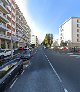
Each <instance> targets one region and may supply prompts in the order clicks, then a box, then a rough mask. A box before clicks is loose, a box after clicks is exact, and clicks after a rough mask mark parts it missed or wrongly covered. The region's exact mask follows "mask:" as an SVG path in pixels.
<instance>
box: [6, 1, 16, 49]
mask: <svg viewBox="0 0 80 92" xmlns="http://www.w3.org/2000/svg"><path fill="white" fill-rule="evenodd" d="M7 1H8V6H7V10H8V12H9V14H7V19H8V20H9V23H7V28H8V29H9V31H7V36H10V37H11V35H12V41H13V48H16V47H17V42H18V39H17V37H16V4H15V2H14V0H7ZM10 41H11V40H10ZM9 45H11V42H10V43H9Z"/></svg>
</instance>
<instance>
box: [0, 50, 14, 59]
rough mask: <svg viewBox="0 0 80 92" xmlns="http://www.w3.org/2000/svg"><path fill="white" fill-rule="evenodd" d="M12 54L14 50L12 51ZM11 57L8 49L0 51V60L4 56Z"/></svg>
mask: <svg viewBox="0 0 80 92" xmlns="http://www.w3.org/2000/svg"><path fill="white" fill-rule="evenodd" d="M13 53H14V50H13ZM9 55H11V50H9V49H0V58H4V57H6V56H9Z"/></svg>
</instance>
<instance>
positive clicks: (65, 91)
mask: <svg viewBox="0 0 80 92" xmlns="http://www.w3.org/2000/svg"><path fill="white" fill-rule="evenodd" d="M45 57H46V58H47V60H48V62H49V64H50V66H51V68H52V70H53V71H54V73H55V74H56V76H57V78H58V79H59V81H60V83H62V80H61V78H60V77H59V75H58V74H57V72H56V70H55V69H54V67H53V65H52V64H51V62H50V60H49V59H48V57H47V56H46V55H45ZM62 85H63V84H62ZM63 88H64V86H63ZM64 92H68V91H67V89H66V88H64Z"/></svg>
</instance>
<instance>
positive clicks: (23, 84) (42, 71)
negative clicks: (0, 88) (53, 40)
mask: <svg viewBox="0 0 80 92" xmlns="http://www.w3.org/2000/svg"><path fill="white" fill-rule="evenodd" d="M47 52H48V53H47ZM49 53H50V51H47V50H46V51H44V50H43V49H42V48H38V49H37V51H36V52H35V54H34V56H33V57H32V58H31V60H30V61H31V64H30V65H29V66H28V67H27V68H26V69H25V70H24V71H23V73H22V74H21V75H20V76H19V77H18V78H17V79H16V80H15V81H14V82H13V84H12V85H11V86H10V88H8V89H7V90H6V91H5V92H67V90H66V88H65V87H64V85H63V84H62V81H61V79H60V77H59V76H58V74H57V73H56V71H55V69H54V68H53V66H52V64H51V62H53V61H51V62H50V61H49V59H48V58H47V56H46V55H45V54H48V55H49ZM49 57H50V59H51V57H52V58H53V54H52V53H51V55H49ZM56 57H57V55H56ZM57 58H58V57H57ZM53 59H54V58H53ZM51 60H52V59H51Z"/></svg>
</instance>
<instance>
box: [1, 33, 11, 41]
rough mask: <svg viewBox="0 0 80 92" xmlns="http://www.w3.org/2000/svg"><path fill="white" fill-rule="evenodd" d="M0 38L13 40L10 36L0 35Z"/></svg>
mask: <svg viewBox="0 0 80 92" xmlns="http://www.w3.org/2000/svg"><path fill="white" fill-rule="evenodd" d="M0 38H3V39H8V40H11V37H10V36H6V35H4V34H0Z"/></svg>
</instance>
